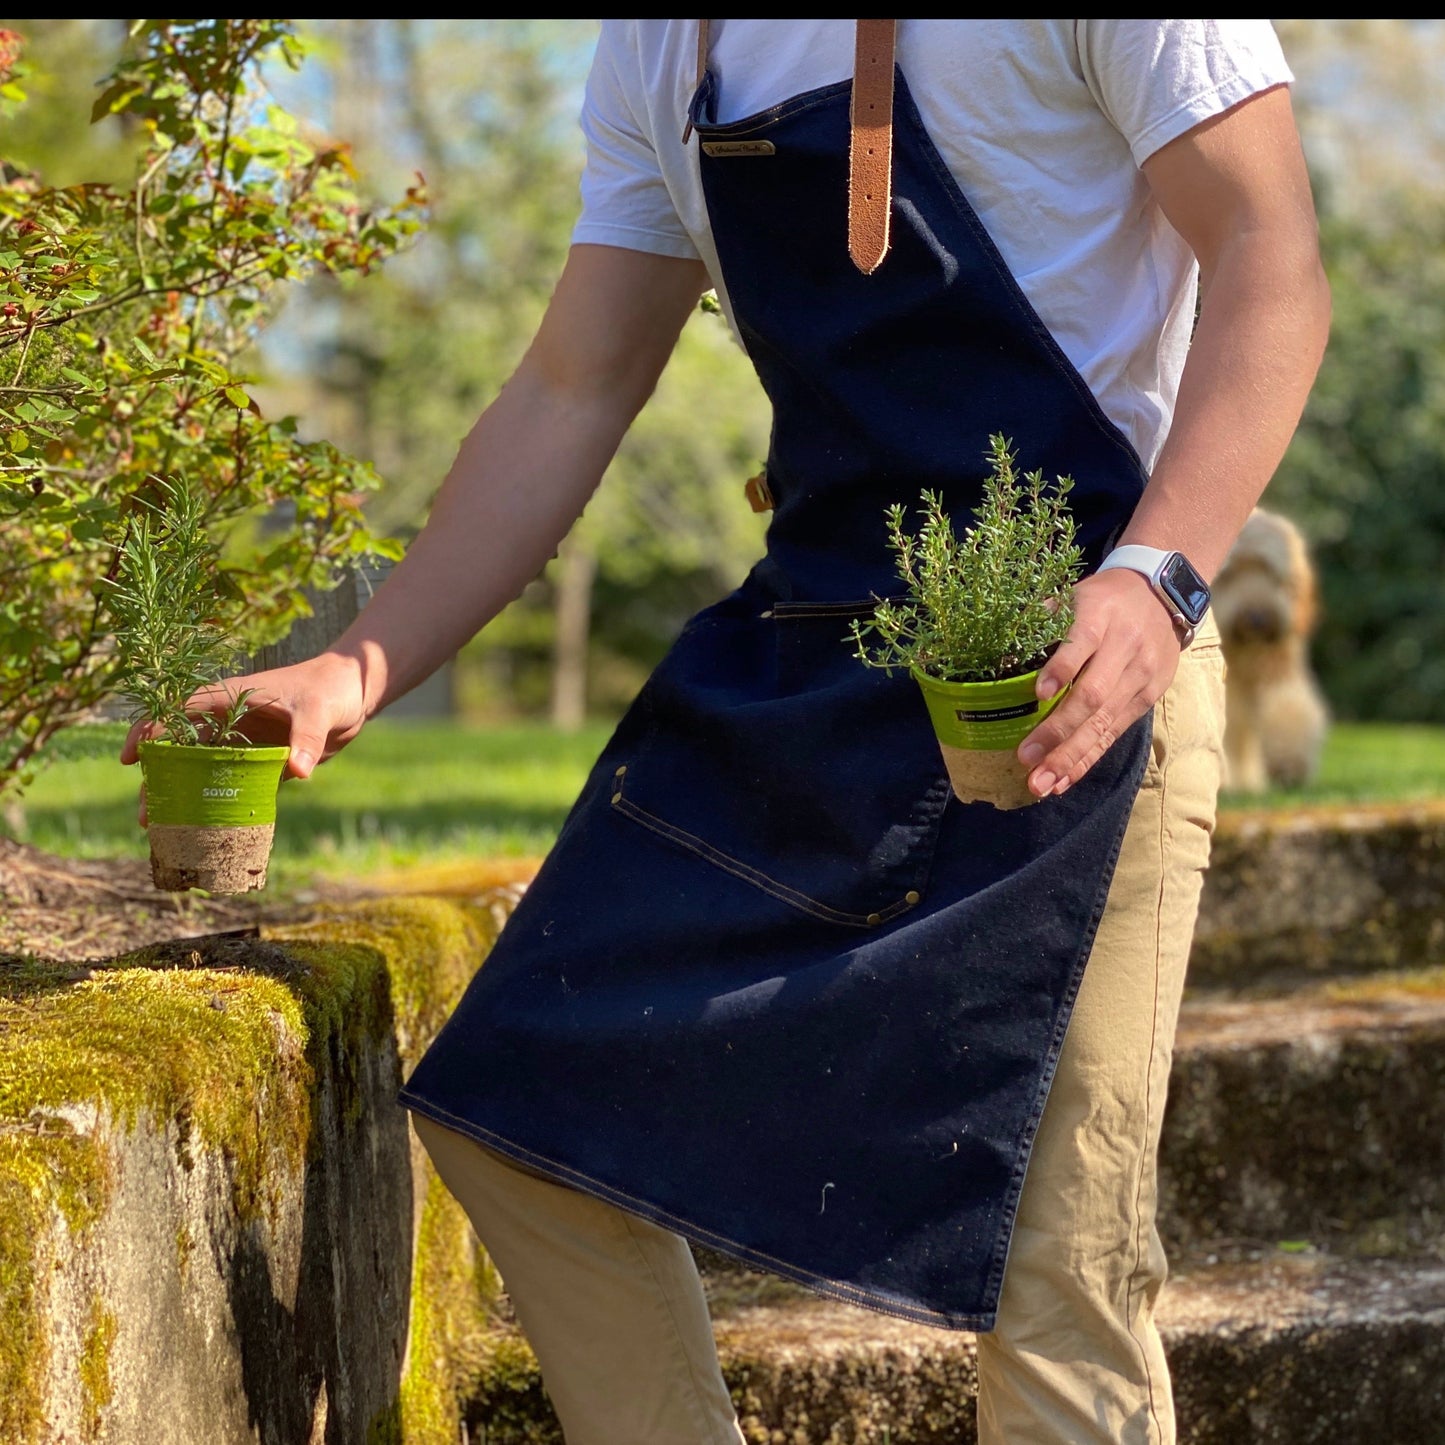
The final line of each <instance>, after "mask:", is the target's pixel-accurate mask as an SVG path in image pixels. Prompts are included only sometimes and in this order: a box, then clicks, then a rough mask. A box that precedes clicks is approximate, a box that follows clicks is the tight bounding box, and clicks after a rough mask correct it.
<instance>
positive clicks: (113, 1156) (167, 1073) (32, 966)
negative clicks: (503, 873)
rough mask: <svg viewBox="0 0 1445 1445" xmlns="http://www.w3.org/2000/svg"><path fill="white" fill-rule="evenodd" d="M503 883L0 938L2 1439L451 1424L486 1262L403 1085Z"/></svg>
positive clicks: (383, 1429)
mask: <svg viewBox="0 0 1445 1445" xmlns="http://www.w3.org/2000/svg"><path fill="white" fill-rule="evenodd" d="M516 896H517V890H516V889H515V888H511V889H507V888H499V889H493V890H491V891H490V892H488V893H485V894H483V895H481V896H479V897H476V898H473V899H469V900H461V899H456V900H443V899H438V898H390V899H377V900H371V901H363V902H358V903H355V904H350V905H347V906H345V907H344V908H337V909H333V910H328V911H326V912H325V913H324V914H323V915H322V916H319V917H316V918H314V919H313V920H312V921H308V922H306V923H304V924H292V925H275V926H272V927H270V928H263V929H261V930H255V929H252V930H243V931H242V932H241V934H240V935H217V936H213V937H208V938H197V939H189V940H184V941H182V942H180V943H176V944H162V945H155V946H152V947H149V948H145V949H141V950H139V951H138V952H136V953H133V954H130V955H127V956H125V957H122V958H118V959H115V960H112V961H109V962H105V963H97V964H92V965H75V964H57V963H47V962H45V961H44V960H39V959H30V958H14V957H9V958H4V959H0V1440H3V1441H4V1442H5V1445H59V1442H61V1441H65V1442H92V1441H95V1442H114V1445H132V1442H135V1445H140V1442H144V1445H195V1442H196V1441H198V1440H201V1439H204V1440H205V1441H206V1442H207V1445H230V1442H232V1441H234V1442H237V1445H240V1442H242V1441H245V1442H254V1441H255V1440H258V1439H262V1440H268V1441H278V1442H285V1445H290V1442H293V1441H294V1442H297V1445H309V1442H312V1441H316V1442H320V1441H322V1440H345V1441H353V1440H354V1441H357V1442H363V1441H364V1442H367V1445H392V1442H401V1441H403V1440H405V1441H406V1442H407V1445H433V1442H435V1445H443V1442H445V1445H453V1442H455V1441H456V1439H457V1438H458V1433H459V1414H458V1403H457V1399H456V1391H455V1388H454V1386H453V1382H454V1381H456V1380H457V1379H459V1378H460V1377H461V1376H462V1374H464V1373H465V1369H464V1365H463V1360H464V1359H465V1358H467V1357H468V1352H469V1351H474V1350H475V1345H474V1343H473V1336H475V1334H476V1333H477V1331H478V1330H479V1328H480V1327H481V1325H482V1324H483V1323H484V1322H485V1319H486V1307H487V1301H488V1299H489V1298H491V1297H492V1296H494V1295H495V1294H496V1291H497V1288H498V1287H497V1284H496V1281H495V1279H494V1277H493V1276H491V1274H490V1271H489V1266H488V1265H487V1263H486V1261H485V1259H484V1258H482V1257H481V1256H480V1254H479V1251H477V1249H476V1247H475V1244H474V1241H473V1239H472V1236H471V1233H470V1230H469V1228H468V1226H467V1224H466V1221H465V1218H464V1216H463V1215H462V1214H461V1212H460V1210H459V1209H458V1208H457V1207H456V1206H455V1205H454V1204H453V1203H452V1201H451V1200H450V1198H449V1196H447V1195H446V1192H445V1190H443V1189H442V1188H441V1187H440V1186H439V1184H438V1183H437V1182H436V1180H435V1176H434V1174H433V1172H432V1171H431V1168H430V1165H429V1164H428V1163H427V1162H426V1159H425V1155H424V1153H423V1152H422V1151H421V1149H420V1146H419V1145H417V1144H416V1142H415V1138H414V1135H413V1134H412V1132H411V1130H410V1128H409V1125H408V1121H407V1117H406V1113H405V1111H404V1110H403V1109H402V1108H401V1107H400V1106H399V1104H398V1103H397V1102H396V1091H397V1088H398V1086H399V1084H400V1082H401V1079H402V1078H403V1077H404V1074H405V1072H406V1071H407V1070H408V1069H409V1067H410V1066H411V1064H412V1063H414V1062H415V1060H416V1058H418V1057H419V1056H420V1054H421V1052H422V1051H423V1050H424V1049H425V1047H426V1045H427V1044H428V1042H429V1041H430V1039H431V1037H432V1036H433V1035H434V1033H435V1031H436V1029H437V1028H438V1027H439V1026H440V1024H441V1022H442V1020H444V1019H445V1018H446V1016H447V1014H448V1013H449V1012H450V1010H451V1009H452V1007H453V1006H454V1005H455V1003H456V1001H457V999H458V998H459V997H460V994H461V992H462V990H463V988H464V987H465V986H466V983H467V981H468V980H469V979H470V978H471V976H472V974H473V973H474V972H475V970H476V968H477V967H478V965H479V964H480V963H481V962H482V960H483V959H484V958H485V955H486V953H487V951H488V949H489V948H490V946H491V944H492V942H493V941H494V939H495V937H496V934H497V932H498V930H499V928H500V926H501V923H502V922H503V921H504V919H505V917H506V914H507V912H508V911H509V909H510V906H511V904H512V903H513V902H514V901H515V897H516Z"/></svg>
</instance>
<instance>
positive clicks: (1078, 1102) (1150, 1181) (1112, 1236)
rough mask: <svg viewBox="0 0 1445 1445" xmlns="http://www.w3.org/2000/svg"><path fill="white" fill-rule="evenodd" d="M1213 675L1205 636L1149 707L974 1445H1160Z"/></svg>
mask: <svg viewBox="0 0 1445 1445" xmlns="http://www.w3.org/2000/svg"><path fill="white" fill-rule="evenodd" d="M1223 679H1224V663H1223V659H1222V657H1221V655H1220V652H1219V644H1218V634H1217V632H1216V631H1214V630H1213V629H1212V628H1211V629H1210V630H1209V631H1207V632H1206V633H1204V634H1203V635H1202V636H1201V638H1200V639H1199V641H1198V642H1197V643H1196V645H1195V646H1194V647H1191V648H1190V649H1188V650H1187V651H1186V652H1185V653H1184V655H1183V657H1182V658H1181V659H1180V665H1179V671H1178V673H1177V675H1176V677H1175V680H1174V682H1173V684H1172V685H1171V687H1170V688H1169V691H1168V692H1167V693H1166V694H1165V696H1164V697H1163V698H1162V699H1161V700H1160V702H1159V703H1158V704H1157V705H1156V707H1155V713H1154V747H1153V754H1152V757H1151V760H1150V763H1149V768H1148V772H1147V774H1146V776H1145V780H1144V785H1143V787H1142V789H1141V790H1140V793H1139V797H1138V800H1137V802H1136V803H1135V806H1134V811H1133V814H1132V815H1131V817H1130V821H1129V825H1128V828H1127V831H1126V833H1125V838H1124V844H1123V849H1122V852H1121V854H1120V858H1119V864H1118V868H1117V870H1116V872H1115V875H1114V881H1113V883H1112V885H1111V887H1110V891H1109V898H1108V902H1107V905H1106V907H1105V911H1104V916H1103V919H1102V921H1101V923H1100V926H1099V931H1098V935H1097V937H1096V939H1095V942H1094V948H1093V951H1092V953H1091V955H1090V957H1089V962H1088V966H1087V968H1086V969H1085V971H1084V979H1083V984H1082V987H1081V989H1080V993H1079V998H1078V1002H1077V1004H1076V1005H1075V1008H1074V1013H1073V1017H1072V1019H1071V1020H1070V1023H1069V1029H1068V1033H1067V1036H1066V1038H1065V1041H1064V1047H1063V1051H1062V1054H1061V1056H1060V1060H1059V1066H1058V1071H1057V1074H1056V1076H1055V1079H1054V1083H1053V1087H1052V1089H1051V1090H1050V1093H1049V1098H1048V1102H1047V1105H1046V1107H1045V1110H1044V1116H1043V1120H1042V1123H1041V1125H1040V1128H1039V1132H1038V1137H1037V1139H1036V1141H1035V1144H1034V1149H1033V1154H1032V1157H1031V1159H1030V1163H1029V1168H1028V1174H1027V1175H1026V1177H1025V1180H1024V1188H1023V1193H1022V1196H1021V1199H1020V1202H1019V1211H1018V1218H1017V1222H1016V1224H1015V1227H1014V1234H1013V1241H1012V1244H1011V1247H1010V1251H1009V1258H1008V1265H1007V1268H1006V1269H1005V1271H1004V1282H1003V1292H1002V1298H1001V1301H1000V1308H999V1313H998V1323H997V1327H996V1329H995V1330H993V1331H992V1332H991V1333H989V1334H985V1335H980V1336H979V1341H978V1373H979V1401H978V1415H979V1438H980V1442H981V1445H1093V1442H1098V1445H1172V1442H1173V1441H1174V1438H1175V1433H1174V1410H1173V1397H1172V1394H1171V1391H1170V1385H1169V1372H1168V1368H1167V1366H1166V1364H1165V1360H1164V1353H1163V1348H1162V1345H1161V1342H1160V1338H1159V1333H1158V1330H1157V1328H1156V1326H1155V1323H1154V1310H1155V1306H1156V1303H1157V1301H1158V1298H1159V1294H1160V1291H1161V1289H1162V1288H1163V1285H1164V1280H1165V1276H1166V1273H1167V1270H1166V1263H1165V1259H1164V1252H1163V1249H1162V1247H1161V1245H1160V1242H1159V1235H1158V1232H1157V1230H1156V1228H1155V1205H1156V1166H1157V1161H1158V1146H1159V1131H1160V1125H1161V1122H1162V1118H1163V1110H1164V1097H1165V1090H1166V1086H1167V1083H1168V1079H1169V1068H1170V1062H1171V1059H1172V1053H1173V1040H1174V1028H1175V1023H1176V1021H1177V1018H1178V1012H1179V1001H1180V996H1181V994H1182V992H1183V987H1184V971H1185V965H1186V963H1187V961H1188V957H1189V945H1190V940H1191V938H1192V935H1193V930H1194V921H1195V916H1196V913H1197V911H1198V903H1199V895H1200V889H1201V886H1202V883H1203V878H1204V869H1205V867H1206V865H1207V863H1208V858H1209V840H1210V835H1211V833H1212V831H1213V825H1214V809H1215V795H1216V792H1217V789H1218V784H1219V769H1220V758H1221V751H1222V734H1223V719H1224V699H1223Z"/></svg>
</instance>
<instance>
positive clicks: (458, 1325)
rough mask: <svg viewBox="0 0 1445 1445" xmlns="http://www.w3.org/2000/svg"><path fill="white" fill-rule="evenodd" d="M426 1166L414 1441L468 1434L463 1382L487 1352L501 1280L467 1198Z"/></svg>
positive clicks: (410, 1439)
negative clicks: (463, 1201)
mask: <svg viewBox="0 0 1445 1445" xmlns="http://www.w3.org/2000/svg"><path fill="white" fill-rule="evenodd" d="M426 1170H427V1192H426V1202H425V1204H424V1205H423V1207H422V1216H421V1224H420V1227H419V1228H418V1230H417V1243H416V1253H415V1255H414V1257H413V1260H412V1287H411V1331H410V1334H409V1337H408V1343H407V1360H406V1373H405V1374H404V1375H403V1377H402V1382H401V1421H402V1438H403V1439H404V1440H405V1441H406V1445H451V1442H452V1441H454V1440H456V1439H457V1438H458V1437H459V1435H460V1434H461V1404H460V1398H459V1397H460V1394H461V1387H462V1382H463V1381H464V1380H465V1379H466V1378H467V1377H468V1376H469V1375H470V1374H471V1373H473V1372H474V1371H475V1369H476V1365H477V1362H478V1361H479V1360H480V1359H481V1358H482V1355H483V1352H484V1350H485V1340H484V1335H485V1330H486V1327H487V1324H488V1316H489V1313H490V1311H491V1309H492V1307H493V1306H494V1305H495V1304H496V1302H497V1300H498V1299H499V1298H500V1295H501V1282H500V1280H499V1279H498V1278H497V1274H496V1271H495V1270H494V1269H493V1267H492V1263H491V1261H490V1260H489V1259H488V1258H487V1256H486V1254H485V1253H484V1252H483V1251H482V1250H480V1249H478V1248H477V1246H476V1240H475V1236H474V1235H473V1234H472V1229H471V1225H470V1223H469V1222H468V1220H467V1216H466V1213H465V1212H464V1211H463V1209H462V1207H461V1205H460V1204H458V1203H457V1201H456V1200H455V1199H454V1198H453V1197H452V1195H451V1194H450V1193H449V1192H448V1191H447V1189H446V1186H445V1185H444V1184H443V1183H442V1182H441V1180H440V1179H439V1178H438V1177H437V1174H436V1171H435V1170H433V1169H432V1167H431V1165H430V1164H428V1165H427V1166H426Z"/></svg>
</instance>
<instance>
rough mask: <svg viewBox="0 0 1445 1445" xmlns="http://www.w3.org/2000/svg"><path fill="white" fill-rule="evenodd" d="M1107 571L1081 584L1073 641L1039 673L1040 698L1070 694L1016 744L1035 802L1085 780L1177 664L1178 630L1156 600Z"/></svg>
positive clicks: (1165, 683)
mask: <svg viewBox="0 0 1445 1445" xmlns="http://www.w3.org/2000/svg"><path fill="white" fill-rule="evenodd" d="M1120 576H1121V574H1120V573H1117V572H1110V573H1105V574H1103V575H1102V576H1100V577H1098V578H1088V579H1086V580H1085V581H1084V582H1081V583H1080V584H1079V587H1078V589H1077V590H1076V594H1075V601H1076V609H1077V610H1076V615H1075V622H1074V625H1073V627H1072V628H1071V629H1070V632H1069V636H1068V638H1067V639H1066V640H1065V641H1064V643H1063V644H1062V645H1061V646H1060V647H1059V648H1058V649H1057V650H1056V651H1055V653H1054V655H1053V657H1052V658H1050V659H1049V662H1048V664H1047V665H1046V666H1045V667H1044V668H1043V669H1042V670H1041V671H1040V674H1039V681H1038V688H1037V690H1038V694H1039V696H1040V697H1041V698H1048V697H1052V696H1053V695H1054V694H1055V693H1057V692H1058V691H1059V690H1060V689H1061V688H1064V687H1068V688H1069V692H1068V694H1067V696H1066V697H1064V699H1063V700H1062V701H1061V702H1060V703H1059V704H1058V705H1057V706H1056V707H1055V708H1054V710H1053V711H1052V712H1051V713H1050V714H1049V716H1048V717H1047V718H1045V719H1044V721H1043V722H1041V723H1040V724H1039V726H1038V727H1036V728H1035V729H1034V730H1033V732H1032V733H1030V734H1029V736H1028V737H1027V738H1025V739H1024V741H1023V742H1022V743H1021V744H1020V746H1019V751H1018V756H1019V760H1020V761H1021V762H1022V763H1023V764H1024V766H1025V767H1027V768H1029V769H1030V770H1031V771H1030V774H1029V788H1030V791H1032V792H1033V793H1034V795H1035V796H1036V797H1040V798H1043V797H1048V796H1050V795H1051V794H1052V795H1054V796H1057V795H1059V794H1061V793H1064V792H1066V791H1067V790H1068V789H1069V788H1070V787H1072V786H1073V784H1075V783H1076V782H1078V781H1079V779H1080V778H1082V777H1083V776H1084V775H1085V774H1086V773H1087V772H1088V771H1089V769H1090V768H1091V767H1093V765H1094V764H1095V763H1096V762H1098V760H1099V759H1100V758H1101V757H1103V755H1104V754H1105V753H1106V752H1107V751H1108V750H1109V748H1110V747H1112V746H1113V744H1114V743H1115V742H1116V741H1117V740H1118V738H1119V737H1120V736H1121V735H1122V734H1123V733H1124V732H1125V731H1126V730H1127V729H1128V728H1129V727H1130V726H1131V725H1132V724H1133V723H1134V722H1135V721H1136V720H1137V719H1138V718H1140V717H1142V716H1143V714H1144V713H1145V712H1147V711H1148V710H1149V709H1150V708H1151V707H1153V705H1154V704H1155V702H1157V701H1158V699H1159V698H1160V697H1161V696H1163V693H1164V690H1165V688H1167V687H1168V685H1169V683H1170V681H1171V680H1172V679H1173V676H1174V671H1175V669H1176V667H1177V666H1178V663H1179V642H1178V637H1177V635H1176V634H1175V632H1174V625H1173V623H1172V622H1171V621H1170V619H1169V615H1168V613H1167V612H1166V611H1165V610H1164V608H1163V607H1162V606H1161V605H1160V604H1159V601H1158V599H1157V598H1156V597H1155V596H1154V595H1153V593H1152V592H1150V591H1149V590H1148V587H1147V584H1146V585H1144V586H1143V587H1139V586H1136V585H1135V582H1141V581H1142V579H1137V578H1136V579H1134V581H1129V580H1127V579H1128V578H1132V577H1133V574H1123V577H1124V579H1126V580H1123V581H1122V582H1121V581H1120V580H1119V579H1120Z"/></svg>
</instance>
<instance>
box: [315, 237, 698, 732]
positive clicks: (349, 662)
mask: <svg viewBox="0 0 1445 1445" xmlns="http://www.w3.org/2000/svg"><path fill="white" fill-rule="evenodd" d="M705 282H706V272H705V271H704V270H703V267H702V265H701V264H700V263H699V262H694V261H680V260H677V259H675V258H672V257H666V256H654V255H648V254H644V253H641V252H633V251H624V250H618V249H614V248H612V247H608V246H577V247H574V248H573V250H572V253H571V255H570V256H569V258H568V261H567V266H566V268H565V269H564V271H563V273H562V277H561V279H560V280H559V282H558V284H557V291H556V293H555V295H554V296H553V298H552V302H551V304H550V305H549V306H548V309H547V314H546V316H545V317H544V319H543V322H542V325H541V327H540V329H539V330H538V333H537V337H536V339H535V340H534V341H533V343H532V346H531V347H530V348H529V350H528V352H527V355H526V357H525V358H524V359H523V361H522V364H521V365H520V366H519V367H518V368H517V370H516V372H515V373H514V374H513V376H512V378H511V380H510V381H508V383H507V384H506V386H505V387H503V389H502V391H501V393H500V395H499V396H498V397H497V399H496V400H495V401H494V402H493V403H492V404H491V405H490V406H489V407H488V408H487V410H486V411H485V412H484V413H483V414H482V416H481V418H480V420H479V421H478V422H477V424H476V426H475V427H474V428H473V429H472V431H471V433H470V434H469V435H468V437H467V438H466V440H465V441H464V442H463V443H462V445H461V448H460V450H459V451H458V453H457V458H456V461H455V462H454V463H453V464H452V467H451V470H450V471H449V472H448V474H447V477H446V480H445V481H444V482H443V483H442V486H441V489H440V491H439V492H438V494H437V497H436V500H435V502H434V503H433V505H432V509H431V514H430V516H429V518H428V520H427V524H426V526H425V527H424V528H423V529H422V531H421V533H420V534H419V535H418V536H417V538H416V540H415V541H414V542H413V543H412V544H411V546H410V548H409V549H408V551H407V555H406V557H405V558H404V559H403V561H402V562H401V563H400V564H399V565H398V566H397V567H396V569H395V570H394V571H393V572H392V574H391V576H390V577H388V578H387V580H386V583H385V584H384V585H383V586H382V587H381V588H380V589H379V590H378V592H377V594H376V596H375V597H374V598H373V599H372V600H371V602H370V603H369V604H368V605H367V607H366V609H365V610H364V611H363V612H362V613H361V615H360V617H358V618H357V620H356V621H355V622H354V623H353V624H352V626H351V627H350V628H348V629H347V631H346V632H345V634H344V635H343V636H342V637H341V638H340V639H339V640H338V642H337V643H336V644H335V646H334V647H332V648H331V649H329V652H328V654H327V657H328V659H329V660H330V661H331V662H332V663H334V665H335V666H336V667H337V668H339V669H343V670H345V671H355V672H356V673H358V674H359V682H360V695H361V698H362V703H363V707H364V712H365V716H367V717H371V716H374V715H375V714H376V713H377V712H378V711H380V709H381V708H383V707H385V706H386V704H387V703H389V702H391V701H393V700H394V699H396V698H398V697H400V696H401V695H402V694H403V693H405V692H407V691H409V690H410V689H411V688H413V687H415V686H416V685H417V683H419V682H421V681H422V680H423V679H424V678H426V677H427V676H429V675H430V674H431V673H432V672H433V671H435V669H436V668H437V667H439V666H440V665H441V664H442V663H443V662H445V661H446V660H447V659H448V658H449V657H451V656H452V655H453V654H454V653H455V652H456V651H457V649H458V648H459V647H461V646H462V645H463V643H465V642H466V641H467V640H468V639H469V638H470V637H472V636H473V634H475V633H476V632H477V631H478V629H480V628H482V627H484V626H485V625H486V624H487V623H488V622H490V621H491V620H492V618H493V617H495V616H496V614H497V613H498V612H500V611H501V609H502V608H503V607H505V606H506V605H507V603H509V602H511V601H512V600H513V599H514V598H515V597H517V596H518V594H519V593H520V592H521V591H522V589H523V588H524V587H525V586H526V585H527V583H528V582H530V581H531V580H532V579H533V578H534V577H536V575H537V574H538V573H539V572H540V571H541V570H542V568H543V567H544V566H545V565H546V563H547V561H548V559H549V558H550V557H552V556H553V555H554V554H555V553H556V551H557V547H558V545H559V544H560V542H561V541H562V539H563V537H565V536H566V534H567V532H568V530H569V529H570V528H571V526H572V525H573V523H574V522H575V521H576V520H577V518H578V517H579V516H580V515H581V513H582V509H583V507H585V506H586V504H587V499H588V498H589V497H590V496H591V495H592V492H593V490H594V489H595V488H596V486H597V483H598V481H599V480H600V479H601V477H602V474H603V472H604V471H605V470H606V468H607V465H608V463H609V462H610V461H611V459H612V456H613V454H614V453H615V451H616V450H617V445H618V443H619V442H620V441H621V439H622V437H623V435H624V433H625V432H626V430H627V428H628V427H629V426H630V425H631V423H632V420H633V418H634V417H635V416H636V415H637V413H638V411H639V410H641V408H642V405H643V403H644V402H645V401H646V400H647V398H648V397H649V396H650V395H651V393H652V390H653V387H654V386H655V385H656V383H657V378H658V376H659V374H660V373H661V371H662V368H663V366H664V365H665V364H666V361H667V358H668V356H669V355H670V353H671V351H672V347H673V344H674V342H675V341H676V340H677V335H678V332H679V331H680V330H681V329H682V326H683V323H684V321H685V320H686V318H687V316H688V315H689V313H690V312H691V311H692V309H693V307H694V306H695V305H696V302H697V298H698V296H699V294H700V293H701V290H702V287H703V285H704V284H705Z"/></svg>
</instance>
